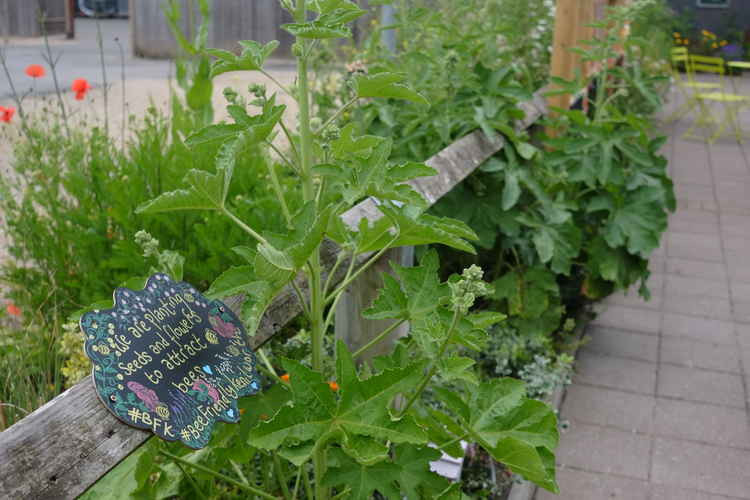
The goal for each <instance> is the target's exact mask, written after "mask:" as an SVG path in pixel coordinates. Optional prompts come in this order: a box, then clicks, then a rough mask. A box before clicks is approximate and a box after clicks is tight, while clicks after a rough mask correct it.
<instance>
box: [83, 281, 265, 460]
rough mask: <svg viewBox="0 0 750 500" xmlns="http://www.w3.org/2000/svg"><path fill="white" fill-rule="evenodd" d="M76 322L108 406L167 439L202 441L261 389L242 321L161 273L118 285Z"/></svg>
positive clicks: (192, 444) (196, 443)
mask: <svg viewBox="0 0 750 500" xmlns="http://www.w3.org/2000/svg"><path fill="white" fill-rule="evenodd" d="M81 330H82V331H83V333H84V335H85V337H86V342H85V349H86V354H87V355H88V357H89V358H91V361H93V363H94V370H93V379H94V385H95V386H96V391H97V393H98V395H99V398H100V399H101V400H102V402H103V403H104V404H105V406H107V408H109V410H110V411H111V412H112V413H114V414H115V416H117V418H119V419H120V420H122V421H123V422H125V423H126V424H128V425H132V426H134V427H138V428H141V429H149V430H151V431H152V432H153V433H154V434H156V435H157V436H159V437H161V438H164V439H166V440H168V441H176V440H180V441H182V442H183V443H185V444H186V445H187V446H189V447H191V448H202V447H204V446H206V444H208V441H209V440H210V439H211V430H212V429H213V426H214V424H215V422H216V421H217V420H221V421H223V422H237V421H238V420H239V418H240V415H239V410H238V409H237V399H238V398H239V397H240V396H247V395H250V394H254V393H256V392H257V391H258V390H259V389H260V382H259V377H258V374H257V371H256V367H255V355H254V354H253V352H252V350H250V348H249V347H248V346H247V343H246V333H245V329H244V327H243V326H242V322H241V321H240V320H239V319H238V318H237V316H235V314H234V313H233V312H232V311H231V310H230V309H229V307H227V306H226V305H224V304H223V303H222V302H220V301H218V300H209V299H207V298H206V297H204V296H203V295H201V294H200V293H199V292H198V291H197V290H196V289H195V288H193V287H192V286H191V285H189V284H188V283H177V282H175V281H173V280H172V279H171V278H169V276H167V275H165V274H155V275H153V276H151V277H150V278H149V279H148V281H147V282H146V287H145V288H144V289H143V290H130V289H129V288H117V289H116V290H115V292H114V307H113V308H112V309H106V310H95V311H92V312H88V313H86V314H84V315H83V316H82V317H81Z"/></svg>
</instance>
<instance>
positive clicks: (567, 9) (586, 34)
mask: <svg viewBox="0 0 750 500" xmlns="http://www.w3.org/2000/svg"><path fill="white" fill-rule="evenodd" d="M594 2H595V0H557V8H556V11H555V35H554V41H553V44H552V61H551V63H550V76H556V77H558V78H564V79H566V80H571V79H573V78H574V77H575V73H576V68H578V69H580V70H582V71H583V70H584V68H582V67H581V58H580V56H579V55H578V54H575V53H574V52H571V51H570V49H572V48H574V47H576V46H577V45H578V44H579V42H580V41H581V40H586V39H588V38H591V35H592V30H591V28H589V27H587V26H586V25H587V24H589V23H591V22H593V21H594V15H595V14H594V13H595V8H594V7H595V4H594ZM571 97H572V96H570V95H559V96H552V97H550V98H549V99H548V103H549V105H550V106H555V107H558V108H568V107H569V106H570V104H571V102H570V100H571Z"/></svg>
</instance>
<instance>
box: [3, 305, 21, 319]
mask: <svg viewBox="0 0 750 500" xmlns="http://www.w3.org/2000/svg"><path fill="white" fill-rule="evenodd" d="M5 310H6V311H8V314H10V315H11V316H20V315H21V308H20V307H18V306H17V305H15V304H14V303H13V302H10V303H9V304H8V306H7V307H6V308H5Z"/></svg>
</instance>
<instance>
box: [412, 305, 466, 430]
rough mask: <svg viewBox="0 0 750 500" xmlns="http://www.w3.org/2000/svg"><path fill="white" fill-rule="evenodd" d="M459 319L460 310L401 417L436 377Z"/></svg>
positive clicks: (454, 316) (454, 314)
mask: <svg viewBox="0 0 750 500" xmlns="http://www.w3.org/2000/svg"><path fill="white" fill-rule="evenodd" d="M459 319H461V315H460V314H459V313H458V311H456V312H454V313H453V321H451V326H450V328H448V334H447V335H446V336H445V340H444V341H443V345H441V346H440V351H438V354H437V356H435V357H434V358H433V360H432V362H430V369H429V370H427V374H426V375H425V376H424V378H422V381H421V382H420V383H419V386H418V387H417V390H416V391H415V392H414V394H412V395H411V397H410V398H409V401H407V402H406V406H404V408H403V409H402V410H401V413H400V414H399V417H403V416H404V415H406V412H407V411H409V408H411V406H412V405H413V404H414V402H415V401H416V400H417V399H419V396H420V395H421V394H422V391H424V388H425V387H427V384H429V383H430V380H431V379H432V377H434V376H435V373H437V369H438V363H439V362H440V360H441V359H442V358H443V354H445V350H446V349H447V348H448V345H449V344H450V343H451V340H452V339H453V333H454V332H455V331H456V326H458V320H459Z"/></svg>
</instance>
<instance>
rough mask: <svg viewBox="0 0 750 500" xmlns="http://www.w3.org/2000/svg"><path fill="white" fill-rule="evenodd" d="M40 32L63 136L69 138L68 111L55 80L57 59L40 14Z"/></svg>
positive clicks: (58, 83) (44, 20)
mask: <svg viewBox="0 0 750 500" xmlns="http://www.w3.org/2000/svg"><path fill="white" fill-rule="evenodd" d="M41 23H42V34H43V35H44V51H45V54H44V55H43V58H44V60H45V61H46V62H47V65H49V69H50V73H52V82H53V83H54V84H55V94H57V104H58V105H59V106H60V113H61V114H62V119H63V125H65V136H66V137H67V138H68V139H70V125H68V113H67V112H66V111H65V103H64V102H63V98H62V92H61V91H60V82H58V81H57V70H56V68H57V60H56V59H55V58H54V57H52V48H51V47H50V46H49V36H48V35H47V28H46V27H45V26H46V19H45V17H44V16H42V19H41Z"/></svg>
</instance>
